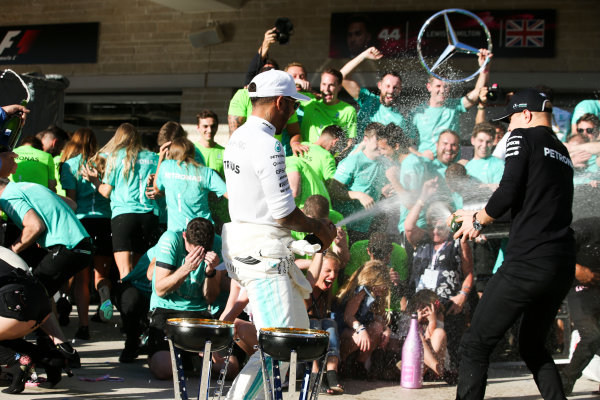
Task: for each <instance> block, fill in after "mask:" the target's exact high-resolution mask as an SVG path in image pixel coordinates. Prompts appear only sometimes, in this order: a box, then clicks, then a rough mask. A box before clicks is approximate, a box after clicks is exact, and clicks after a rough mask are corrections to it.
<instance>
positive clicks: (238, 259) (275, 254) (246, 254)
mask: <svg viewBox="0 0 600 400" xmlns="http://www.w3.org/2000/svg"><path fill="white" fill-rule="evenodd" d="M222 236H223V258H224V259H225V265H226V267H227V272H228V273H229V276H230V277H231V278H233V279H235V280H237V281H238V282H239V283H240V285H241V286H242V287H244V288H246V291H247V292H248V298H249V300H250V307H251V309H252V316H253V322H254V325H255V326H256V330H257V332H258V331H260V329H261V328H268V327H278V328H280V327H288V328H304V329H308V328H309V322H308V314H307V312H306V308H305V306H304V299H305V298H308V296H309V295H310V293H311V291H312V289H311V286H310V284H309V282H308V281H307V280H306V278H305V277H304V274H303V273H302V271H300V269H299V268H298V267H297V266H296V264H295V263H294V256H293V254H292V252H291V251H290V250H289V249H288V246H289V245H290V243H291V242H292V238H291V236H290V231H289V230H288V229H285V228H282V227H275V226H270V225H257V224H250V223H233V222H232V223H228V224H225V225H224V226H223V235H222ZM287 368H288V364H287V363H285V364H284V365H282V366H281V376H282V377H283V376H285V374H286V372H287ZM227 399H228V400H245V399H264V388H263V377H262V370H261V361H260V356H259V353H258V351H257V352H256V353H254V355H252V356H251V357H250V359H249V360H248V363H247V364H246V366H245V367H244V368H243V369H242V371H241V372H240V374H239V375H238V376H237V377H236V378H235V380H234V382H233V385H232V387H231V390H230V391H229V393H228V395H227Z"/></svg>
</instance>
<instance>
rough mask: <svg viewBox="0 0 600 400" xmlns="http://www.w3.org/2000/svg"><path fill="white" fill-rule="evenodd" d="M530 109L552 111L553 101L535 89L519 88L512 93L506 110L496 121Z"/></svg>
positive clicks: (533, 110) (532, 110)
mask: <svg viewBox="0 0 600 400" xmlns="http://www.w3.org/2000/svg"><path fill="white" fill-rule="evenodd" d="M523 110H529V111H531V112H549V113H551V112H552V103H550V100H549V99H548V96H546V95H545V94H544V93H541V92H540V91H538V90H535V89H523V90H519V91H518V92H516V93H515V94H513V95H512V97H511V98H510V101H509V102H508V105H507V106H506V110H505V111H504V112H503V113H502V116H501V117H499V118H494V121H502V120H506V119H508V118H510V116H511V115H513V114H514V113H518V112H521V111H523Z"/></svg>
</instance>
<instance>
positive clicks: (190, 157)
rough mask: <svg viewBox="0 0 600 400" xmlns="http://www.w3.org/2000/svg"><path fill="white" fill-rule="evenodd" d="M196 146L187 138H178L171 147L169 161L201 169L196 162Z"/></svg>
mask: <svg viewBox="0 0 600 400" xmlns="http://www.w3.org/2000/svg"><path fill="white" fill-rule="evenodd" d="M195 157H196V146H194V143H192V142H191V141H190V140H189V139H188V138H186V137H178V138H175V139H173V141H172V142H171V145H170V146H169V159H170V160H176V161H177V165H181V163H182V162H183V163H185V164H186V165H193V166H194V167H199V166H200V164H199V163H198V162H197V161H196V159H195Z"/></svg>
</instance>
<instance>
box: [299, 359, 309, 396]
mask: <svg viewBox="0 0 600 400" xmlns="http://www.w3.org/2000/svg"><path fill="white" fill-rule="evenodd" d="M311 370H312V363H311V362H307V363H306V368H304V379H302V389H301V390H300V397H299V399H300V400H308V393H309V390H310V371H311Z"/></svg>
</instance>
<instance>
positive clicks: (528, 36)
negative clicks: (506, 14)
mask: <svg viewBox="0 0 600 400" xmlns="http://www.w3.org/2000/svg"><path fill="white" fill-rule="evenodd" d="M544 27H545V23H544V20H543V19H530V20H525V19H508V20H506V39H505V42H504V45H505V46H506V47H544Z"/></svg>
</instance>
